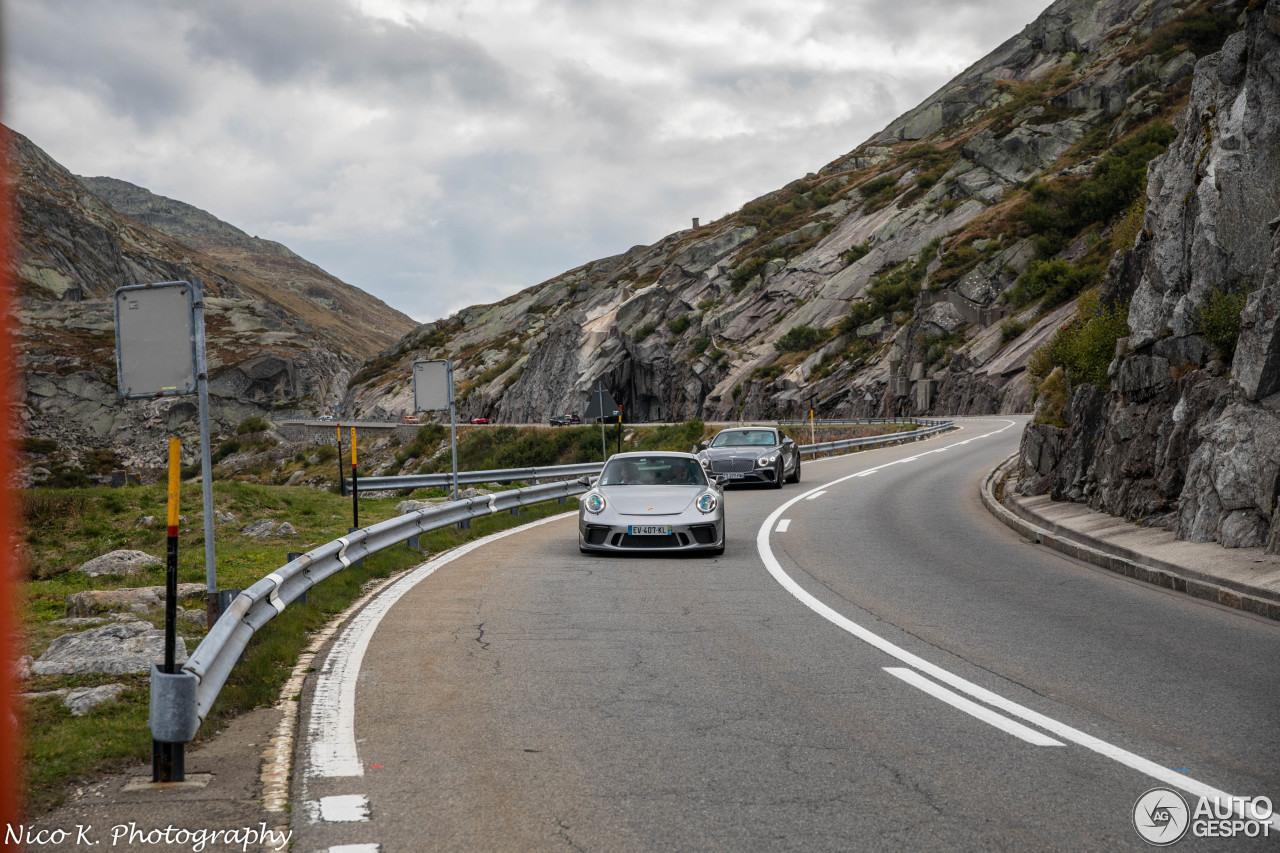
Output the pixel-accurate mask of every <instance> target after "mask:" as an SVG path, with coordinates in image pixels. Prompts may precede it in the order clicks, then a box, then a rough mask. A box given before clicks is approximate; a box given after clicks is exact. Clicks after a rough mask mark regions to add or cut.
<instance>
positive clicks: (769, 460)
mask: <svg viewBox="0 0 1280 853" xmlns="http://www.w3.org/2000/svg"><path fill="white" fill-rule="evenodd" d="M777 458H778V457H776V456H761V457H760V458H759V459H757V460H756V465H758V466H760V467H761V468H768V467H769V466H770V465H772V464H773V463H774V461H776V460H777Z"/></svg>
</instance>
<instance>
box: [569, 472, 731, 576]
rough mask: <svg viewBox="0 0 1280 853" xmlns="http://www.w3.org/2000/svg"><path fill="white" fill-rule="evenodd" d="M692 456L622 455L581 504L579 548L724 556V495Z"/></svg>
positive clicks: (593, 550) (588, 480)
mask: <svg viewBox="0 0 1280 853" xmlns="http://www.w3.org/2000/svg"><path fill="white" fill-rule="evenodd" d="M718 480H719V478H713V477H709V476H708V475H707V473H706V472H705V471H704V470H703V468H702V466H701V465H700V464H699V463H698V459H697V457H695V456H694V455H693V454H691V453H661V452H659V453H649V452H641V453H619V454H616V455H615V456H613V457H612V458H610V459H609V461H608V462H607V463H605V466H604V470H603V471H601V472H600V477H599V479H597V480H596V481H595V482H594V483H592V482H591V480H590V479H589V478H587V477H584V478H583V479H582V480H581V481H580V482H584V483H585V484H587V485H590V486H591V490H590V491H588V492H587V493H586V494H585V495H583V496H582V498H581V500H579V502H578V550H580V551H583V552H584V553H587V552H610V551H612V552H619V551H659V550H661V551H676V552H681V551H708V552H710V553H712V554H723V553H724V544H725V538H724V493H723V492H722V491H721V488H720V483H719V482H718Z"/></svg>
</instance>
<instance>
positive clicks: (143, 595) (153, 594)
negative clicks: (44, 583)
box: [67, 583, 205, 617]
mask: <svg viewBox="0 0 1280 853" xmlns="http://www.w3.org/2000/svg"><path fill="white" fill-rule="evenodd" d="M204 594H205V585H204V584H200V583H180V584H178V597H179V598H193V597H195V596H201V595H204ZM164 595H165V588H164V587H163V586H141V587H126V588H124V589H90V590H85V591H84V592H75V593H72V594H71V595H68V596H67V616H70V617H85V616H93V615H95V614H99V613H112V612H118V613H129V612H133V613H136V612H137V610H136V609H135V608H139V607H140V608H142V615H146V613H147V609H148V608H151V607H163V606H164Z"/></svg>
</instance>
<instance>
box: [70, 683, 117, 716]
mask: <svg viewBox="0 0 1280 853" xmlns="http://www.w3.org/2000/svg"><path fill="white" fill-rule="evenodd" d="M128 689H129V686H128V685H127V684H103V685H101V686H98V687H73V688H71V689H70V690H68V691H67V693H66V695H65V696H63V697H62V704H63V705H66V706H67V710H69V711H70V712H71V716H73V717H83V716H84V715H85V714H87V713H89V712H90V711H92V710H93V709H94V708H96V707H98V706H99V705H101V704H103V703H104V702H110V701H112V700H114V699H116V698H117V697H118V696H119V695H120V694H121V693H123V692H124V691H126V690H128Z"/></svg>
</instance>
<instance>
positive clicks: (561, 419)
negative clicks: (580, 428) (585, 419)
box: [550, 412, 582, 426]
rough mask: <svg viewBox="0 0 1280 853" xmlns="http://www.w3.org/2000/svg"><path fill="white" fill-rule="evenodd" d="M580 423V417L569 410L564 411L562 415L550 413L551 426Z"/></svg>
mask: <svg viewBox="0 0 1280 853" xmlns="http://www.w3.org/2000/svg"><path fill="white" fill-rule="evenodd" d="M580 423H582V418H580V417H578V416H577V415H575V414H571V413H569V412H565V413H564V414H563V415H552V416H551V420H550V424H551V425H552V426H569V425H570V424H580Z"/></svg>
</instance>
